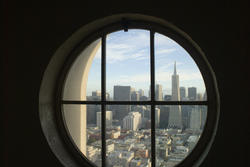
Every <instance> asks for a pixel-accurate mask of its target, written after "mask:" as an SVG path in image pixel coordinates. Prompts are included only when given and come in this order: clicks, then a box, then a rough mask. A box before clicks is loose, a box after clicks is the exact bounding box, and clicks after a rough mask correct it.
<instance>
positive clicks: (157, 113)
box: [155, 108, 161, 128]
mask: <svg viewBox="0 0 250 167" xmlns="http://www.w3.org/2000/svg"><path fill="white" fill-rule="evenodd" d="M160 116H161V110H160V109H159V108H155V127H156V128H159V127H160Z"/></svg>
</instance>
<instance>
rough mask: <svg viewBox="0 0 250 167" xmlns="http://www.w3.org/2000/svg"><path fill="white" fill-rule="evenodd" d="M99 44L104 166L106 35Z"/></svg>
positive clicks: (104, 161)
mask: <svg viewBox="0 0 250 167" xmlns="http://www.w3.org/2000/svg"><path fill="white" fill-rule="evenodd" d="M101 42H102V45H101V51H102V52H101V70H102V71H101V101H102V104H101V113H102V116H101V118H102V121H101V125H102V127H101V134H102V152H101V154H102V167H105V166H106V133H105V132H106V105H105V103H103V102H105V101H106V35H103V36H102V41H101Z"/></svg>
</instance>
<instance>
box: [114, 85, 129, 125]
mask: <svg viewBox="0 0 250 167" xmlns="http://www.w3.org/2000/svg"><path fill="white" fill-rule="evenodd" d="M114 101H131V87H130V86H119V85H116V86H114ZM113 110H114V112H113V116H114V119H118V120H120V121H121V120H122V119H123V118H124V117H125V116H126V115H127V114H128V113H129V112H130V106H129V105H114V107H113Z"/></svg>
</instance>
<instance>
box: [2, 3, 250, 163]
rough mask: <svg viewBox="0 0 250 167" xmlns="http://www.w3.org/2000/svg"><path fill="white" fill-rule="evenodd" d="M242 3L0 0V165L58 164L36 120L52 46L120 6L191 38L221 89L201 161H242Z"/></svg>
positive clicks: (249, 129) (248, 119)
mask: <svg viewBox="0 0 250 167" xmlns="http://www.w3.org/2000/svg"><path fill="white" fill-rule="evenodd" d="M243 6H244V5H243ZM243 6H241V7H240V6H238V7H237V5H231V6H230V5H224V6H223V7H215V6H211V7H209V8H205V5H200V7H199V8H198V7H187V6H186V7H179V8H173V7H171V6H170V5H166V4H163V3H155V4H148V3H146V2H137V1H130V0H128V1H126V3H125V2H120V1H116V2H114V3H111V2H110V1H105V2H104V3H103V4H98V2H97V1H84V2H83V3H82V4H81V5H80V4H74V3H73V2H71V3H69V4H61V3H58V4H46V5H45V4H34V5H31V4H27V5H26V4H14V3H12V2H7V1H5V2H3V5H2V9H1V12H2V14H1V16H3V20H2V23H3V24H2V25H3V26H1V28H2V31H1V32H2V35H1V37H3V38H2V39H3V43H2V44H3V45H2V46H3V54H1V57H2V60H3V61H2V67H3V68H2V72H3V76H4V77H3V78H4V82H3V85H2V86H3V87H2V88H3V89H2V90H3V100H4V110H3V111H1V125H2V127H1V128H2V133H1V139H2V140H1V141H2V143H1V153H2V155H1V157H2V163H3V165H2V166H36V167H40V166H41V167H44V166H54V167H56V166H62V165H61V164H60V162H59V161H58V160H57V159H56V158H55V156H54V155H53V153H52V152H51V150H50V148H49V146H48V144H47V142H46V140H45V138H44V136H43V133H42V130H41V126H40V122H39V114H38V95H39V87H40V83H41V79H42V76H43V72H44V70H45V68H46V66H47V64H48V63H49V60H50V58H51V56H52V55H53V53H54V52H55V50H56V49H57V48H58V47H59V46H60V45H61V44H62V43H63V42H64V41H65V40H66V39H67V38H68V37H69V36H70V35H71V34H72V33H73V32H74V31H76V30H77V29H78V28H80V27H81V26H83V25H84V24H87V23H89V22H91V21H93V20H95V19H97V18H101V17H103V16H108V15H112V14H116V13H122V12H126V13H130V12H133V13H141V14H146V15H152V16H156V17H160V18H163V19H165V20H167V21H169V22H171V23H173V24H175V25H176V26H177V27H179V28H180V29H182V30H183V31H185V32H186V33H187V34H189V35H190V36H191V37H192V39H193V40H194V41H195V42H196V43H198V44H199V46H200V47H201V48H202V50H203V51H204V52H205V54H206V56H207V58H208V60H209V62H210V64H211V65H212V68H213V69H214V71H215V74H216V77H217V80H218V87H219V92H220V96H221V117H220V122H219V127H218V132H217V135H216V138H215V141H214V144H213V146H212V148H211V150H210V152H209V154H208V156H207V158H206V159H205V161H204V163H203V164H202V166H204V167H218V166H239V164H241V165H240V166H250V160H249V159H250V114H249V112H250V110H249V102H248V101H249V95H250V89H249V87H250V86H249V85H250V82H249V81H248V79H249V78H250V72H249V71H250V70H249V65H250V63H249V56H250V55H249V48H248V47H249V38H248V35H249V33H248V30H249V24H248V21H249V17H248V16H247V13H246V12H245V9H246V8H245V9H244V8H243ZM101 7H102V8H101ZM2 148H3V149H2Z"/></svg>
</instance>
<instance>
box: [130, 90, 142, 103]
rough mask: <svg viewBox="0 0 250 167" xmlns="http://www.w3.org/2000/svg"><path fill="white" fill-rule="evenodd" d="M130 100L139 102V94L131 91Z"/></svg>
mask: <svg viewBox="0 0 250 167" xmlns="http://www.w3.org/2000/svg"><path fill="white" fill-rule="evenodd" d="M131 100H132V101H139V100H140V94H139V92H137V91H133V92H132V93H131Z"/></svg>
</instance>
